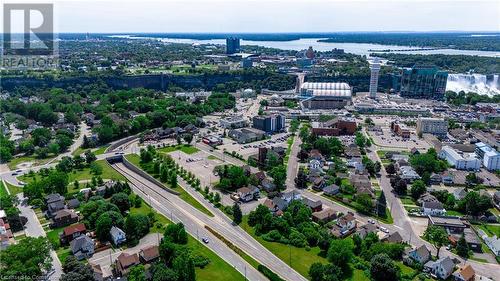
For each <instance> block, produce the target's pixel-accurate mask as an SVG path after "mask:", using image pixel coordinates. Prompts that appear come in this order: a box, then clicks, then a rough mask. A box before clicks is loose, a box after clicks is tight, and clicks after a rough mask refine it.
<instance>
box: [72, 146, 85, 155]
mask: <svg viewBox="0 0 500 281" xmlns="http://www.w3.org/2000/svg"><path fill="white" fill-rule="evenodd" d="M85 150H86V149H83V148H81V147H79V148H77V149H75V151H73V152H72V153H71V155H73V156H76V155H81V154H82V153H84V152H85Z"/></svg>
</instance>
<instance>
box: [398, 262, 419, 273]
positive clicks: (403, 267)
mask: <svg viewBox="0 0 500 281" xmlns="http://www.w3.org/2000/svg"><path fill="white" fill-rule="evenodd" d="M396 265H397V266H398V267H399V269H401V273H402V274H406V275H410V274H413V273H414V272H415V270H414V269H413V268H411V267H409V266H406V265H404V264H403V263H402V262H400V261H398V262H396Z"/></svg>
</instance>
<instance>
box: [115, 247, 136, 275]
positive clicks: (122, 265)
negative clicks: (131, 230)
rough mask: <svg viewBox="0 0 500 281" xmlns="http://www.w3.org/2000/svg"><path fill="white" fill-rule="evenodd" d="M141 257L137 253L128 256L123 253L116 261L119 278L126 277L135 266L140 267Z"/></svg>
mask: <svg viewBox="0 0 500 281" xmlns="http://www.w3.org/2000/svg"><path fill="white" fill-rule="evenodd" d="M139 263H140V262H139V256H137V254H136V253H133V254H128V253H125V252H122V253H121V254H120V255H119V256H118V258H116V261H115V270H116V274H117V275H119V276H125V275H127V274H128V272H129V271H130V268H131V267H132V266H134V265H138V264H139Z"/></svg>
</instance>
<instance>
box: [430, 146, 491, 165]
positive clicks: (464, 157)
mask: <svg viewBox="0 0 500 281" xmlns="http://www.w3.org/2000/svg"><path fill="white" fill-rule="evenodd" d="M439 157H440V158H441V159H444V160H446V161H447V162H448V164H450V165H451V166H453V167H455V169H457V170H469V171H477V170H479V168H480V167H481V162H480V161H479V159H477V158H476V155H475V154H473V153H469V154H467V153H459V152H458V151H456V150H455V149H453V148H451V147H450V146H444V147H443V148H442V149H441V152H439Z"/></svg>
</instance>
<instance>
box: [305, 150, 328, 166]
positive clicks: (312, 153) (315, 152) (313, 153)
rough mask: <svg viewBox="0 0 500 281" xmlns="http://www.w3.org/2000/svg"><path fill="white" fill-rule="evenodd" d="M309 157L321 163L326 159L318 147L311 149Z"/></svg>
mask: <svg viewBox="0 0 500 281" xmlns="http://www.w3.org/2000/svg"><path fill="white" fill-rule="evenodd" d="M309 159H310V160H317V161H319V162H320V163H323V162H324V161H325V158H324V157H323V155H322V154H321V152H319V150H317V149H311V151H310V152H309Z"/></svg>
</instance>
